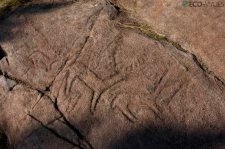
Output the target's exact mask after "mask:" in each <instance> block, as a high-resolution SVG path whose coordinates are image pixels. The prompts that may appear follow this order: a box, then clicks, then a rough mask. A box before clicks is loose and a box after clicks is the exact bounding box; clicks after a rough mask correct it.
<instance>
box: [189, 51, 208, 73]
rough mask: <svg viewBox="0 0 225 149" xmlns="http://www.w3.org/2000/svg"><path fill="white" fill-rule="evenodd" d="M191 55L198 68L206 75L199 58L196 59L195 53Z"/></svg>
mask: <svg viewBox="0 0 225 149" xmlns="http://www.w3.org/2000/svg"><path fill="white" fill-rule="evenodd" d="M191 55H192V57H193V60H194V62H195V63H196V64H197V65H198V67H199V68H201V69H202V70H203V71H204V72H205V73H206V70H205V69H204V68H203V67H202V65H201V64H200V63H199V61H198V59H197V57H196V56H195V55H194V54H193V53H191Z"/></svg>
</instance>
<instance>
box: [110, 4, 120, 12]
mask: <svg viewBox="0 0 225 149" xmlns="http://www.w3.org/2000/svg"><path fill="white" fill-rule="evenodd" d="M109 4H110V5H113V6H114V8H115V9H116V10H117V12H118V13H119V12H120V11H121V9H120V7H118V6H116V5H115V4H113V3H112V2H109Z"/></svg>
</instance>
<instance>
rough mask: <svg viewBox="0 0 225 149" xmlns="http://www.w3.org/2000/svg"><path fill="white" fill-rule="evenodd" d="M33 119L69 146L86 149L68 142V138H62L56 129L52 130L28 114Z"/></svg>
mask: <svg viewBox="0 0 225 149" xmlns="http://www.w3.org/2000/svg"><path fill="white" fill-rule="evenodd" d="M28 115H29V116H30V117H31V118H32V119H34V120H35V121H37V122H38V123H40V124H41V125H42V126H43V127H44V128H46V129H47V130H49V131H50V132H51V133H52V134H54V135H55V136H56V137H57V138H59V139H62V140H64V141H66V142H67V143H69V144H72V145H73V146H75V147H79V148H80V149H84V148H82V147H81V146H80V145H78V144H75V143H73V142H72V141H70V140H68V139H67V138H64V137H62V136H60V135H59V134H58V133H57V132H56V131H55V130H54V129H51V128H49V127H47V126H45V125H44V124H43V123H42V122H41V121H39V120H38V119H36V118H35V117H34V116H32V115H30V114H28Z"/></svg>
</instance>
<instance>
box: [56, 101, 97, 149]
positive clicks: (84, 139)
mask: <svg viewBox="0 0 225 149" xmlns="http://www.w3.org/2000/svg"><path fill="white" fill-rule="evenodd" d="M54 106H55V109H56V110H57V111H58V112H59V113H60V114H61V115H62V116H63V120H64V123H65V124H66V125H67V126H68V127H69V128H70V129H71V130H73V131H74V132H75V133H76V134H77V136H78V137H79V138H80V139H81V140H83V141H84V142H86V143H87V144H88V145H89V147H90V148H91V149H93V147H92V145H91V144H90V143H89V141H88V140H87V139H86V137H85V136H83V135H82V134H81V132H80V131H79V130H78V129H77V128H75V127H74V126H73V125H72V124H71V123H70V122H69V121H68V120H67V119H66V117H65V116H64V114H63V113H62V112H61V111H60V110H59V108H58V104H57V98H56V99H55V104H54Z"/></svg>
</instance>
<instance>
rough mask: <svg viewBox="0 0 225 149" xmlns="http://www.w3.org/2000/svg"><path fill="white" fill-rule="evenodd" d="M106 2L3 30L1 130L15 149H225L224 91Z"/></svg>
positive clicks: (18, 19)
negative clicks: (122, 22)
mask: <svg viewBox="0 0 225 149" xmlns="http://www.w3.org/2000/svg"><path fill="white" fill-rule="evenodd" d="M119 19H120V16H119V15H118V12H117V10H116V9H115V8H114V7H113V6H112V5H111V4H109V3H107V2H105V1H97V0H96V1H91V0H90V1H79V2H76V3H73V4H71V5H65V6H64V4H63V3H61V4H60V3H59V4H55V5H51V7H50V8H49V7H47V8H46V5H31V6H27V7H26V8H23V9H19V10H18V11H17V12H16V13H13V14H12V15H10V16H9V17H8V18H7V19H6V20H5V21H3V22H2V23H1V25H0V28H1V33H0V45H1V48H2V50H4V52H5V54H6V56H4V57H3V58H2V59H1V60H0V70H1V72H2V75H0V90H1V93H0V109H1V110H0V118H1V119H0V125H1V126H2V128H3V129H4V131H5V132H6V135H7V136H8V138H9V141H10V143H11V144H12V145H13V146H14V147H15V148H16V149H21V148H24V149H32V148H41V149H58V148H59V149H76V148H81V149H141V148H142V149H148V148H151V149H152V148H153V149H160V148H162V149H165V148H190V149H192V148H223V147H224V146H225V144H224V141H225V133H224V131H225V129H224V125H225V118H224V117H225V114H224V113H225V102H224V94H225V92H224V84H223V83H222V82H221V81H220V80H219V79H218V78H216V77H213V76H212V75H209V74H207V73H206V72H205V71H204V70H202V69H201V68H200V67H199V66H198V64H197V63H196V62H195V57H193V55H191V54H190V53H184V52H182V51H179V50H178V49H176V48H175V47H174V46H173V45H172V44H171V43H169V42H167V41H160V42H159V41H156V40H153V39H151V38H149V37H148V36H146V35H144V34H143V33H141V32H139V31H137V30H134V29H126V28H121V27H119V26H117V25H116V23H115V22H116V21H119Z"/></svg>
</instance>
